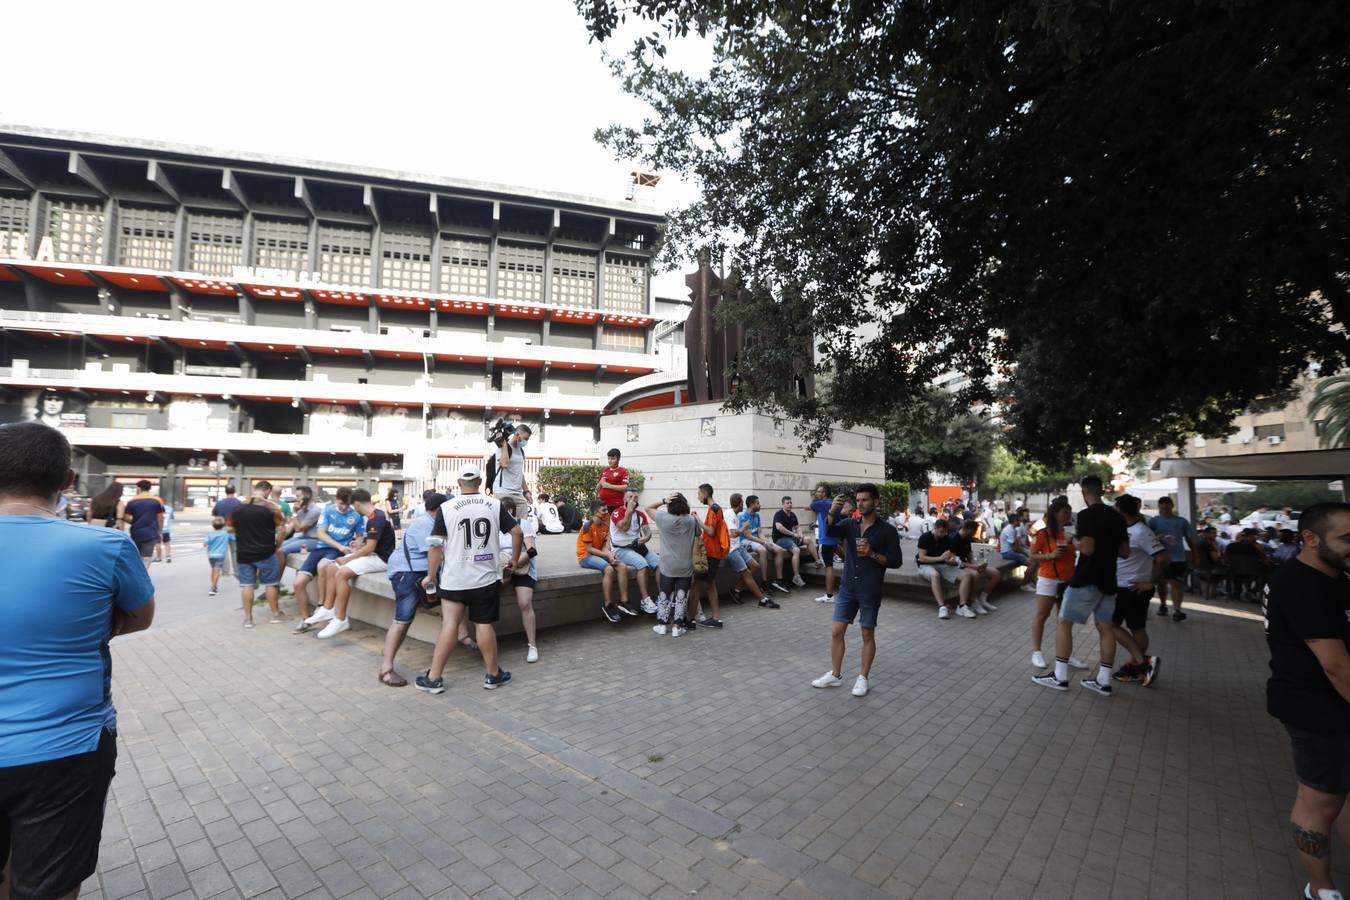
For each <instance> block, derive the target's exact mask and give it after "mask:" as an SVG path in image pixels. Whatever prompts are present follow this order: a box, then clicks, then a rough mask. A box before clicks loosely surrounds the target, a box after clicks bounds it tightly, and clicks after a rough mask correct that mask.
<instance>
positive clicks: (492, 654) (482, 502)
mask: <svg viewBox="0 0 1350 900" xmlns="http://www.w3.org/2000/svg"><path fill="white" fill-rule="evenodd" d="M482 486H483V474H482V473H481V472H480V471H479V470H478V466H477V465H474V464H472V463H470V464H468V465H466V466H464V467H463V468H461V469H460V470H459V496H458V497H455V498H454V499H453V500H450V501H448V502H446V503H444V504H442V505H441V508H440V509H439V510H437V511H436V524H435V525H433V526H432V529H431V537H430V538H428V539H427V578H426V580H425V581H424V582H422V586H423V587H424V588H425V589H426V590H427V593H428V594H430V593H432V592H433V591H434V592H436V593H437V594H438V595H439V596H440V598H441V633H440V635H438V636H437V638H436V650H435V652H434V653H433V654H432V657H431V668H430V669H428V670H427V671H426V672H425V673H423V674H421V675H418V676H417V689H418V690H420V691H426V692H427V693H429V694H440V693H442V692H444V691H445V683H444V681H443V680H442V679H441V673H442V672H444V671H445V664H446V662H447V661H448V660H449V658H450V651H452V650H454V649H455V643H456V636H457V635H458V633H459V625H460V622H462V621H463V619H464V616H465V615H466V614H467V615H468V617H469V621H470V622H473V623H474V625H475V626H476V628H477V638H478V649H479V650H480V651H481V652H482V654H483V668H484V669H485V670H486V672H487V674H486V675H484V676H483V687H484V688H485V689H487V690H489V691H490V690H494V689H495V688H498V687H500V686H501V685H503V684H506V683H507V682H508V681H510V680H511V673H510V672H507V671H505V670H503V669H502V668H501V667H500V666H498V665H497V629H496V628H495V627H494V625H495V624H496V622H497V620H498V618H499V617H500V615H501V588H502V566H501V559H500V556H499V555H498V540H499V535H502V534H510V535H511V555H510V557H509V558H510V559H520V553H521V547H522V545H523V541H524V539H523V537H522V536H521V532H520V526H519V525H517V524H516V520H515V519H514V518H512V517H511V515H510V514H509V513H508V512H506V510H504V509H503V508H502V505H501V503H500V502H499V501H498V500H497V499H495V498H493V497H489V496H487V495H486V494H484V493H482ZM442 563H444V565H442ZM438 571H439V576H438V574H437V573H438Z"/></svg>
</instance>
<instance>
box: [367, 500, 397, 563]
mask: <svg viewBox="0 0 1350 900" xmlns="http://www.w3.org/2000/svg"><path fill="white" fill-rule="evenodd" d="M366 540H373V541H374V542H375V555H376V556H378V557H379V558H380V559H382V560H384V561H385V562H389V557H390V556H392V555H393V554H394V526H393V525H391V524H389V517H388V516H387V515H385V513H384V510H382V509H377V510H375V512H374V513H372V514H371V516H370V518H368V519H366Z"/></svg>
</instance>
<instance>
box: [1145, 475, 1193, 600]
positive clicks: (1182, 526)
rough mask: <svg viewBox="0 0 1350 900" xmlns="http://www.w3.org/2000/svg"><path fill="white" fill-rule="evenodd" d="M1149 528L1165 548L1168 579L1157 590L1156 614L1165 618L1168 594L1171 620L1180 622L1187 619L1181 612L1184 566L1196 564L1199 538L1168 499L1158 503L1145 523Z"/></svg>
mask: <svg viewBox="0 0 1350 900" xmlns="http://www.w3.org/2000/svg"><path fill="white" fill-rule="evenodd" d="M1148 527H1149V528H1150V529H1152V531H1153V533H1154V534H1156V535H1157V536H1158V540H1160V541H1162V544H1163V546H1164V547H1166V548H1167V577H1166V578H1164V579H1163V583H1162V584H1161V585H1159V588H1158V600H1159V604H1158V615H1160V616H1165V615H1167V596H1168V595H1169V594H1170V595H1171V596H1172V619H1173V621H1176V622H1180V621H1181V620H1182V619H1184V618H1186V614H1185V613H1184V612H1182V611H1181V594H1182V582H1183V581H1184V580H1185V579H1186V569H1187V567H1188V566H1193V565H1195V557H1196V552H1197V548H1198V547H1199V546H1200V539H1199V538H1198V537H1196V534H1195V526H1194V525H1192V524H1191V522H1190V520H1189V519H1184V518H1182V517H1181V516H1179V515H1177V514H1176V507H1175V506H1174V505H1173V503H1172V498H1171V497H1163V498H1162V499H1161V500H1159V501H1158V514H1157V515H1156V516H1154V517H1153V518H1151V519H1149V520H1148Z"/></svg>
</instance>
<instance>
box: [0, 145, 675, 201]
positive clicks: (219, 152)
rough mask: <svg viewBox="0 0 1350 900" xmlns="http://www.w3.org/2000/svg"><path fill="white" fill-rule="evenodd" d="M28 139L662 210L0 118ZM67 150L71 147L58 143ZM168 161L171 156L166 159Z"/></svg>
mask: <svg viewBox="0 0 1350 900" xmlns="http://www.w3.org/2000/svg"><path fill="white" fill-rule="evenodd" d="M10 136H12V137H18V138H28V139H34V140H40V141H52V142H58V143H64V144H81V145H84V146H83V147H82V148H81V149H85V150H90V151H92V150H97V149H103V150H119V149H120V150H135V151H138V152H142V153H151V154H156V153H158V154H166V155H169V156H176V157H180V158H181V157H188V158H191V159H194V160H196V161H199V162H203V163H209V164H211V165H220V166H224V167H227V168H228V167H229V166H230V164H231V163H236V164H237V163H241V162H242V163H251V164H253V165H262V166H276V167H278V168H288V169H304V170H308V171H310V172H313V173H315V174H316V175H322V174H323V173H329V174H334V175H345V176H349V177H356V178H373V179H379V180H382V181H394V182H403V183H409V184H416V185H421V186H425V187H427V188H428V189H429V191H431V190H445V191H472V192H476V193H483V194H504V195H507V196H511V197H518V198H520V199H523V200H524V199H528V200H536V201H543V202H547V203H564V204H569V205H574V206H585V207H591V208H593V209H601V210H607V211H610V212H616V213H622V214H625V215H630V216H637V217H642V218H649V219H658V220H662V221H664V220H665V218H666V214H665V213H664V212H662V211H661V210H660V209H658V208H656V207H654V206H647V205H645V204H641V203H636V202H633V201H630V200H608V199H605V198H602V197H588V196H585V195H582V194H570V193H566V192H563V191H548V190H542V189H539V188H530V187H523V186H519V185H509V184H500V183H496V182H488V181H473V180H469V179H462V178H450V177H448V176H445V175H429V174H426V173H421V172H401V171H398V170H396V169H381V168H375V167H371V166H361V165H356V164H353V163H339V162H324V161H320V160H311V159H296V158H292V157H285V156H275V155H272V154H267V153H256V152H251V151H247V150H228V149H222V148H218V147H204V146H199V145H193V144H176V143H172V142H170V141H157V140H149V139H146V138H134V137H118V136H114V135H106V134H95V133H92V132H84V131H67V130H65V129H59V128H43V127H39V126H33V125H18V124H11V123H7V122H0V138H2V137H10ZM63 149H71V148H63ZM165 161H166V162H171V161H172V160H165Z"/></svg>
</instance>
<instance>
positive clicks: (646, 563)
mask: <svg viewBox="0 0 1350 900" xmlns="http://www.w3.org/2000/svg"><path fill="white" fill-rule="evenodd" d="M614 555H615V556H617V557H618V558H619V562H620V563H622V564H623V565H625V566H627V567H628V568H630V569H655V568H656V567H657V566H659V565H660V564H661V555H660V554H658V553H657V552H656V551H655V550H651V549H649V550H648V551H647V555H646V556H643V555H642V554H641V553H639V552H637V551H636V550H634V549H633V548H632V547H615V548H614Z"/></svg>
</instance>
